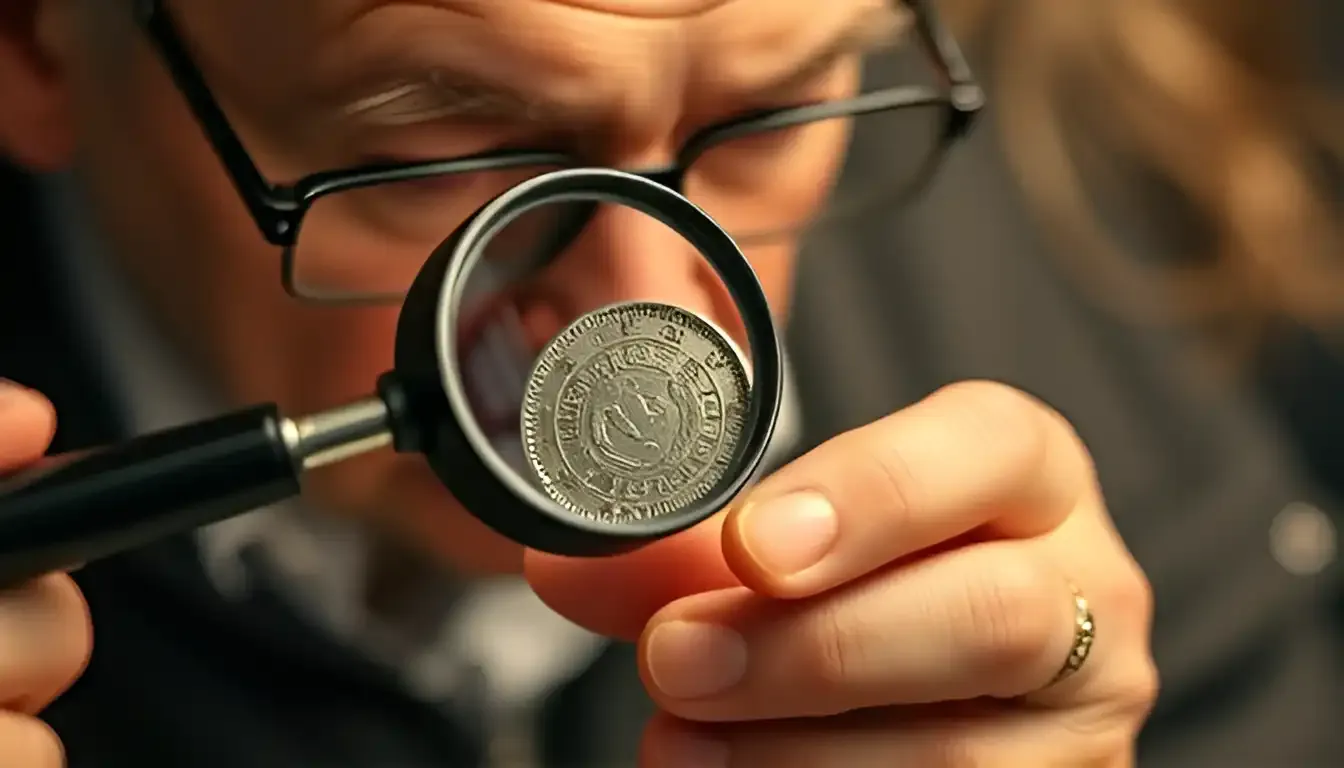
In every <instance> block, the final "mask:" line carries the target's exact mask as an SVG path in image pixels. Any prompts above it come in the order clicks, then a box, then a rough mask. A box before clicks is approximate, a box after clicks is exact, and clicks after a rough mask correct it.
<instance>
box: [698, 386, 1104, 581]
mask: <svg viewBox="0 0 1344 768" xmlns="http://www.w3.org/2000/svg"><path fill="white" fill-rule="evenodd" d="M1093 478H1094V475H1093V472H1092V466H1091V462H1090V460H1089V459H1088V456H1087V452H1086V451H1085V450H1084V449H1083V447H1082V443H1081V441H1080V440H1079V439H1078V437H1077V435H1076V434H1075V433H1074V432H1073V430H1072V429H1071V428H1070V427H1069V426H1068V424H1067V422H1065V421H1064V419H1063V418H1061V417H1060V416H1059V415H1058V414H1057V413H1055V412H1054V411H1053V410H1051V409H1049V408H1048V407H1046V406H1045V405H1044V404H1042V403H1041V402H1040V401H1038V400H1036V399H1034V398H1032V397H1030V396H1028V395H1026V394H1023V393H1021V392H1019V391H1017V390H1014V389H1012V388H1010V387H1007V386H1004V385H1000V384H994V383H990V382H967V383H962V384H957V385H953V386H950V387H947V388H944V389H942V390H940V391H938V392H936V393H935V394H933V395H931V396H930V397H928V398H927V399H925V400H923V401H921V402H919V403H917V404H916V405H914V406H911V407H910V408H907V409H905V410H902V411H900V412H898V413H896V414H894V415H892V416H889V417H887V418H885V419H882V420H880V421H877V422H874V423H872V424H870V425H868V426H865V427H861V428H859V429H856V430H854V431H852V432H848V433H846V434H844V435H841V436H839V437H837V438H835V439H833V440H831V441H829V442H827V443H825V444H823V445H821V446H820V447H818V448H817V449H815V450H813V451H812V452H811V453H808V454H807V455H805V456H803V457H802V458H800V459H798V460H797V461H795V462H793V463H792V464H790V465H789V466H787V467H785V468H784V469H782V470H780V471H779V472H777V473H775V474H774V475H772V476H771V477H770V478H768V479H767V480H766V481H764V482H763V483H762V484H761V485H760V486H759V487H758V488H757V489H756V490H755V491H753V493H752V494H751V496H749V497H748V498H747V500H746V502H745V503H744V504H743V505H742V506H740V507H738V508H737V509H735V510H733V511H732V512H730V513H729V516H728V519H727V521H726V522H725V524H724V529H723V536H724V538H723V543H724V554H725V557H726V559H727V562H728V564H729V566H730V567H731V568H732V569H733V571H734V572H735V573H736V574H737V576H738V578H739V579H741V580H742V582H743V584H744V585H746V586H748V587H751V588H752V589H753V590H755V591H757V592H760V593H763V594H768V595H773V596H776V597H789V598H794V597H806V596H809V595H814V594H817V593H820V592H824V591H826V590H828V589H831V588H833V587H835V586H838V585H840V584H844V583H846V582H848V581H851V580H853V579H855V578H858V577H860V576H863V575H865V574H867V573H870V572H872V571H875V570H877V569H879V568H881V567H883V566H885V565H887V564H890V563H892V562H894V561H897V560H900V559H902V558H905V557H909V556H912V555H916V554H919V553H921V552H925V551H928V550H931V549H936V548H939V547H941V546H945V545H946V544H948V543H949V542H953V541H955V540H957V539H959V538H960V537H967V536H983V537H989V538H996V537H997V538H1012V537H1029V536H1035V535H1039V534H1042V533H1046V532H1048V531H1051V530H1053V529H1054V528H1055V527H1057V526H1058V525H1059V524H1060V523H1061V522H1063V520H1064V519H1065V518H1066V517H1067V516H1068V515H1069V513H1070V512H1071V511H1072V510H1073V508H1074V507H1075V506H1076V505H1077V503H1078V501H1079V499H1080V498H1081V497H1082V495H1083V494H1084V493H1087V492H1089V489H1091V488H1092V487H1093V486H1094V479H1093Z"/></svg>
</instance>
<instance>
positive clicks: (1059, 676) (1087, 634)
mask: <svg viewBox="0 0 1344 768" xmlns="http://www.w3.org/2000/svg"><path fill="white" fill-rule="evenodd" d="M1069 589H1070V590H1071V591H1072V592H1073V646H1072V647H1070V648H1069V656H1068V658H1067V659H1065V660H1064V666H1062V667H1060V669H1059V672H1057V673H1055V676H1054V678H1053V679H1051V680H1050V683H1049V685H1054V684H1055V683H1058V682H1059V681H1061V680H1063V679H1064V678H1066V677H1069V676H1071V675H1072V674H1073V673H1074V672H1077V671H1078V670H1079V669H1082V666H1083V664H1084V663H1085V662H1086V661H1087V657H1088V656H1089V655H1091V653H1092V642H1093V640H1095V639H1096V634H1097V625H1096V622H1095V621H1093V620H1092V608H1091V607H1089V606H1088V604H1087V598H1086V597H1083V593H1082V591H1081V590H1079V589H1078V587H1076V586H1074V585H1072V584H1070V585H1069ZM1047 687H1049V686H1047Z"/></svg>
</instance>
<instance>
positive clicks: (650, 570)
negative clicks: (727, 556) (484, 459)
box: [523, 513, 738, 640]
mask: <svg viewBox="0 0 1344 768" xmlns="http://www.w3.org/2000/svg"><path fill="white" fill-rule="evenodd" d="M723 520H724V515H723V513H720V514H717V515H715V516H714V517H711V518H709V519H708V520H706V521H705V522H703V523H701V524H699V525H697V526H696V527H694V528H691V529H689V530H686V531H683V532H681V533H679V534H677V535H675V536H669V537H668V538H666V539H662V540H661V541H657V542H654V543H653V544H650V545H648V546H646V547H644V548H642V549H639V550H637V551H634V552H630V553H627V554H623V555H616V556H613V557H604V558H573V557H559V556H557V555H548V554H546V553H543V552H535V551H528V552H527V554H526V557H525V560H524V565H523V573H524V575H525V576H526V577H527V580H528V583H529V584H531V585H532V589H533V591H535V592H536V593H537V596H538V597H540V598H541V599H542V601H543V602H545V603H546V604H547V605H548V606H550V607H551V609H552V610H554V611H556V612H557V613H560V614H561V615H563V616H565V617H566V618H568V619H569V620H570V621H573V622H574V623H576V624H578V625H580V626H582V627H584V628H586V629H588V630H590V631H593V632H596V633H598V634H600V635H605V636H607V637H612V638H616V639H618V640H634V639H636V638H638V637H639V634H640V632H641V631H643V629H644V625H645V624H646V623H647V622H648V620H649V619H650V618H651V617H652V616H653V614H655V613H657V612H658V610H659V609H661V608H662V607H663V606H665V605H667V604H668V603H670V602H672V601H673V600H677V599H679V598H682V597H685V596H687V595H693V594H696V593H699V592H708V591H711V590H716V589H723V588H725V587H731V586H736V585H737V584H738V580H737V578H736V577H735V576H733V573H732V571H731V570H729V569H728V565H727V563H726V562H725V561H724V558H723V541H722V539H723Z"/></svg>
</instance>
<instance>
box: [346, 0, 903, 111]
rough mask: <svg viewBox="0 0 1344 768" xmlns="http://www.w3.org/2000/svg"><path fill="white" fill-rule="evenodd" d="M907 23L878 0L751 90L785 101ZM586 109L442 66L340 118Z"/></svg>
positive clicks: (888, 42)
mask: <svg viewBox="0 0 1344 768" xmlns="http://www.w3.org/2000/svg"><path fill="white" fill-rule="evenodd" d="M909 26H910V13H909V11H908V10H907V9H904V8H903V7H898V4H896V3H891V2H883V3H880V4H878V5H875V6H869V7H868V8H867V9H866V10H865V11H864V12H863V13H860V14H857V15H855V16H854V17H853V18H852V19H850V20H849V21H848V22H847V23H846V24H845V25H844V26H842V27H841V30H840V32H839V34H837V35H835V36H833V37H831V38H830V39H829V40H828V41H827V42H826V44H825V45H823V46H821V47H819V48H818V49H816V50H815V51H812V52H810V54H809V55H808V56H806V57H805V58H803V59H802V60H800V61H798V62H795V63H794V64H792V65H791V66H790V67H789V68H788V70H787V71H784V72H781V73H777V74H774V75H773V76H772V77H770V79H769V81H768V82H765V83H760V84H756V85H754V86H752V88H751V94H752V95H753V96H755V97H756V98H759V99H775V98H787V97H788V96H790V95H792V94H794V93H796V92H797V91H798V90H799V89H801V88H802V87H804V86H806V85H808V84H811V83H813V82H815V81H816V80H817V78H819V77H822V76H824V75H825V74H826V73H827V72H830V71H831V70H832V69H834V67H835V66H836V65H837V64H839V63H840V62H841V61H843V60H844V59H846V58H848V57H850V56H854V55H866V54H869V53H873V52H876V51H878V50H881V49H884V48H889V47H891V46H894V45H895V44H897V43H898V42H899V41H900V40H901V39H902V38H903V33H904V32H905V31H906V30H907V29H908V28H909ZM582 111H585V110H584V109H582V108H581V106H580V105H576V104H574V103H572V102H567V101H552V100H547V99H545V98H542V97H541V96H540V95H539V94H537V93H535V92H531V91H529V90H528V89H527V88H526V87H525V86H522V85H520V84H518V83H515V82H509V81H508V80H505V79H502V78H492V77H489V76H487V75H485V74H484V73H482V72H473V71H465V70H462V69H452V68H447V67H437V68H425V67H421V68H418V69H417V70H416V71H414V72H408V73H407V74H405V75H401V76H397V77H394V78H390V79H385V80H383V81H382V83H381V84H380V85H379V87H377V88H376V89H374V90H373V91H372V92H368V91H367V90H366V91H364V92H363V93H361V94H360V95H359V96H357V97H356V98H354V99H353V100H348V101H345V102H343V103H342V106H341V107H340V113H341V117H342V118H344V119H345V120H351V121H356V122H360V123H363V124H366V125H369V126H372V127H396V126H406V125H416V124H420V123H428V122H433V121H436V120H445V119H450V118H464V119H471V120H482V121H484V120H500V121H504V120H514V121H525V122H532V123H536V122H545V121H551V120H555V121H560V122H568V121H575V120H576V119H578V118H581V117H582V115H580V114H576V113H579V112H582Z"/></svg>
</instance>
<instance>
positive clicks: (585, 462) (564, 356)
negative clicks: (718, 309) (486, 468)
mask: <svg viewBox="0 0 1344 768" xmlns="http://www.w3.org/2000/svg"><path fill="white" fill-rule="evenodd" d="M750 391H751V382H750V377H749V373H748V371H747V365H746V361H745V359H744V357H743V355H742V353H741V351H740V350H739V349H738V348H737V346H736V345H734V344H733V342H732V341H731V340H730V339H729V338H728V337H727V336H726V335H724V333H723V332H722V331H721V330H719V329H718V328H717V327H715V326H714V325H713V324H711V323H709V322H707V321H706V320H704V319H703V318H701V317H699V316H698V315H696V314H694V313H692V312H689V311H687V310H684V309H680V308H678V307H674V306H671V305H667V304H658V303H653V302H629V303H623V304H614V305H611V306H608V307H603V308H602V309H598V310H594V311H593V312H589V313H588V314H586V315H583V316H582V317H580V318H579V319H578V320H576V321H574V322H573V323H571V324H570V326H569V327H568V328H566V329H565V330H564V331H562V332H561V333H560V334H559V335H558V336H556V337H555V338H554V339H552V340H551V342H550V343H549V344H548V345H547V346H546V348H545V349H544V350H542V353H541V356H540V357H539V359H538V360H537V362H536V364H535V365H534V366H533V369H532V373H531V376H530V377H529V378H528V382H527V387H526V389H525V392H524V398H523V410H522V434H523V446H524V452H525V453H526V455H527V460H528V462H529V464H530V465H531V467H532V469H533V471H534V472H535V473H536V476H537V479H538V481H539V484H540V486H541V488H542V490H543V491H544V492H545V493H546V494H547V495H548V496H550V498H552V499H553V500H554V501H555V502H556V503H558V504H559V505H560V506H562V507H564V508H565V509H567V510H568V511H569V512H571V513H573V514H575V515H578V516H581V517H585V518H588V519H590V520H595V521H600V522H607V523H621V522H627V521H631V520H649V519H654V518H659V517H665V516H668V515H674V514H677V513H678V512H681V511H683V510H687V509H689V508H691V507H693V506H694V505H695V504H696V503H698V502H699V501H701V500H702V499H704V498H705V497H706V496H708V495H709V494H710V493H711V491H713V490H714V489H715V487H716V486H718V485H719V483H721V482H722V481H723V480H724V476H725V474H726V473H727V472H728V470H729V469H730V466H731V464H732V462H733V457H734V455H735V453H736V451H737V448H738V445H739V443H740V442H741V439H742V433H743V427H744V424H745V418H746V410H747V408H746V406H747V398H748V397H749V395H750Z"/></svg>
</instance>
